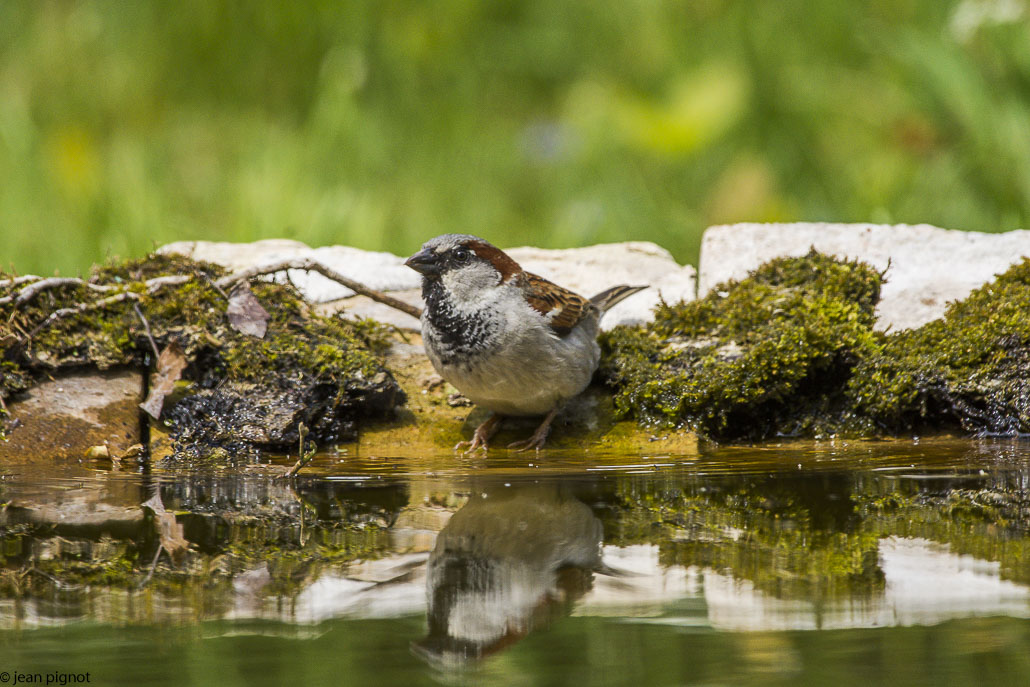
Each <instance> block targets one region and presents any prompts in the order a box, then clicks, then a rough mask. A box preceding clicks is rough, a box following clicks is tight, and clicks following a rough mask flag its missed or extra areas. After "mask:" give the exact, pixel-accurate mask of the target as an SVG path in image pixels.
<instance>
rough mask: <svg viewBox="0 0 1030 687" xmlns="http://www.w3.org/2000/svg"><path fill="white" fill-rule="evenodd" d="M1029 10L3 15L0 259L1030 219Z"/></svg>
mask: <svg viewBox="0 0 1030 687" xmlns="http://www.w3.org/2000/svg"><path fill="white" fill-rule="evenodd" d="M1028 18H1030V10H1028V8H1027V7H1026V3H1025V0H983V1H977V0H963V1H962V2H957V1H941V0H870V2H861V3H859V2H844V1H836V2H835V1H832V0H829V1H828V0H822V1H821V2H819V1H816V0H812V1H803V2H799V1H790V2H787V1H784V0H754V1H753V2H732V1H729V0H695V1H692V2H660V1H657V0H655V1H647V2H644V1H640V0H631V1H627V0H595V2H591V3H585V2H564V1H557V0H518V1H498V2H472V1H471V0H462V1H459V0H455V1H452V2H426V3H424V2H400V1H396V0H392V1H382V2H371V1H370V2H348V3H339V2H314V3H282V2H276V1H271V0H251V1H249V2H246V3H233V2H216V1H214V0H181V1H180V2H176V3H164V2H158V1H157V0H134V1H133V2H114V1H111V2H100V1H92V2H69V1H43V0H38V1H21V0H5V1H4V2H2V3H0V264H2V266H3V267H4V268H9V267H13V268H15V269H17V270H18V271H21V272H37V273H47V274H49V273H52V272H53V271H54V270H55V269H58V270H60V272H61V273H62V274H75V273H79V272H82V271H83V270H85V269H86V268H87V267H88V266H89V265H90V264H91V263H92V262H95V261H98V260H103V259H104V258H105V257H107V256H109V255H121V256H134V255H139V254H142V253H144V252H145V251H147V250H150V249H151V248H152V247H153V246H155V245H159V244H162V243H164V242H168V241H172V240H179V239H188V238H189V239H193V238H197V239H219V240H232V241H249V240H254V239H258V238H267V237H290V238H296V239H299V240H302V241H305V242H307V243H309V244H312V245H322V244H328V243H345V244H351V245H356V246H360V247H364V248H370V249H383V250H390V251H393V252H396V253H407V252H409V251H412V250H414V249H415V248H416V247H417V246H418V245H419V244H420V243H421V242H422V241H424V240H425V239H427V238H429V237H431V236H433V235H436V234H439V233H443V232H447V231H467V232H471V233H478V234H481V235H483V236H485V237H487V238H489V239H491V240H493V241H495V242H497V243H499V244H501V245H506V246H508V245H521V244H536V245H541V246H550V247H558V246H572V245H581V244H587V243H593V242H600V241H619V240H626V239H649V240H652V241H656V242H658V243H660V244H662V245H664V246H665V247H667V248H668V249H670V250H671V251H672V252H673V253H674V254H675V255H676V257H677V258H679V259H680V260H682V261H691V262H693V261H695V260H696V257H697V250H698V245H699V241H700V234H701V232H702V231H703V229H704V228H705V227H706V226H708V225H710V224H714V223H721V222H732V221H745V220H748V221H784V220H832V221H876V222H909V223H918V222H929V223H933V224H937V225H940V226H944V227H949V228H956V229H967V230H977V231H1004V230H1009V229H1014V228H1020V227H1024V226H1027V225H1028V222H1027V218H1028V216H1030V31H1028Z"/></svg>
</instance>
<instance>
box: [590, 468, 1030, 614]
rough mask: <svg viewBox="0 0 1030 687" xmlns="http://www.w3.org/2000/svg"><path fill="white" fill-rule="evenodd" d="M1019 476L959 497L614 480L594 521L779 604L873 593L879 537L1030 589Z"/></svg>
mask: <svg viewBox="0 0 1030 687" xmlns="http://www.w3.org/2000/svg"><path fill="white" fill-rule="evenodd" d="M1022 479H1023V476H1022V475H1019V476H1017V477H1014V478H1013V479H1011V480H1009V481H1008V482H1002V483H996V484H994V485H993V486H992V487H991V488H982V489H968V488H957V487H951V486H940V487H938V486H932V485H929V484H919V483H912V482H900V483H899V482H896V481H894V480H888V479H883V480H876V479H873V480H869V479H864V478H857V477H855V476H853V475H837V476H822V477H812V476H797V477H788V476H779V477H776V478H775V479H771V480H770V479H752V478H747V477H738V478H725V479H718V480H703V481H698V482H695V483H686V484H683V483H680V484H679V485H677V486H672V485H668V484H662V483H660V482H652V481H644V480H638V479H634V478H620V479H619V483H618V485H617V489H616V492H615V494H614V498H613V499H612V500H608V501H607V507H606V508H601V509H600V510H599V516H600V517H601V518H602V519H603V521H604V532H605V543H607V544H612V545H617V546H628V545H633V544H657V545H658V547H659V556H660V560H661V561H662V562H663V563H664V564H669V565H679V566H685V567H689V566H698V567H701V568H706V569H713V570H716V571H720V572H724V573H727V574H730V575H732V576H734V577H735V578H738V579H745V580H749V581H751V582H752V583H753V584H754V585H755V587H756V588H757V589H760V590H762V591H764V592H766V593H769V594H772V595H773V596H776V597H778V598H800V599H806V600H813V599H814V600H827V599H831V598H850V597H854V596H863V595H867V594H869V593H872V592H876V591H877V590H880V589H882V587H883V583H884V575H883V572H882V570H881V569H880V567H879V546H880V544H879V542H880V540H881V539H882V538H884V537H904V538H919V539H926V540H928V541H931V542H935V543H937V544H941V545H944V546H946V547H947V550H948V551H950V552H951V553H953V554H958V555H962V554H966V555H971V556H974V557H976V558H978V559H981V560H986V561H997V562H998V563H999V564H1000V566H1001V571H1000V572H1001V578H1002V579H1006V580H1012V581H1014V582H1018V583H1020V584H1028V583H1030V520H1028V518H1027V513H1030V494H1028V492H1027V490H1026V488H1025V486H1022V485H1021V481H1022Z"/></svg>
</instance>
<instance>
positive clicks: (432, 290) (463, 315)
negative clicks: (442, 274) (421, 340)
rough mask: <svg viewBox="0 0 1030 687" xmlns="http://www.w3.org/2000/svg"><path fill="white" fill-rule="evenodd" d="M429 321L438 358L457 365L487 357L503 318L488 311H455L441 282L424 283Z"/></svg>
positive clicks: (423, 288) (437, 280) (428, 281)
mask: <svg viewBox="0 0 1030 687" xmlns="http://www.w3.org/2000/svg"><path fill="white" fill-rule="evenodd" d="M422 298H423V299H424V300H425V302H426V310H425V312H426V319H427V320H428V321H429V324H430V326H431V327H432V328H433V338H434V339H435V340H436V344H437V349H438V350H437V351H436V353H437V355H438V356H439V357H440V361H441V362H442V363H443V364H445V365H456V364H460V363H461V362H463V361H467V360H469V359H470V358H475V357H478V356H479V355H481V354H483V353H485V352H486V351H487V350H488V349H489V347H490V344H491V343H492V342H493V340H494V339H495V338H496V336H497V332H498V328H499V327H500V318H498V317H497V316H496V315H495V314H494V313H492V312H491V311H489V310H482V311H478V312H472V313H469V312H462V311H460V310H458V309H457V308H455V307H454V304H453V303H452V302H451V299H450V296H449V294H448V293H447V289H446V288H445V287H444V285H443V284H442V283H440V280H439V279H423V280H422Z"/></svg>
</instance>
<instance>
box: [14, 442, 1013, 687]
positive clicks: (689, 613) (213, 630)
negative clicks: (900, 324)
mask: <svg viewBox="0 0 1030 687" xmlns="http://www.w3.org/2000/svg"><path fill="white" fill-rule="evenodd" d="M280 462H281V463H286V462H288V461H287V460H286V459H283V460H282V461H280ZM0 473H2V479H0V503H3V504H5V505H4V508H3V515H2V520H0V555H2V557H0V563H2V567H0V570H2V578H0V671H3V672H0V681H4V682H7V681H9V682H8V683H9V684H15V681H16V680H17V681H18V682H26V683H27V682H32V681H38V682H41V683H46V681H47V679H48V677H49V678H50V684H75V683H82V684H84V683H86V681H87V680H88V683H89V684H112V685H113V684H123V683H125V684H138V685H159V684H169V685H171V684H174V685H183V684H198V685H206V684H212V685H219V686H222V687H224V686H227V685H241V686H242V685H246V686H247V687H254V686H255V685H265V684H268V685H280V684H284V683H296V684H357V683H364V684H377V685H379V684H384V685H393V684H396V685H420V684H427V685H439V684H477V685H481V684H498V685H521V684H526V685H529V684H534V685H536V684H543V685H552V684H553V685H566V684H576V685H607V684H613V685H616V684H639V685H688V684H689V685H694V684H697V685H731V684H740V685H781V684H782V685H788V684H789V685H826V684H833V685H837V686H844V685H852V684H854V685H860V684H861V685H867V684H885V683H891V684H912V685H921V684H933V685H938V686H940V685H952V684H956V685H957V684H972V683H979V684H1028V683H1030V443H1028V442H1026V441H1023V440H1000V439H999V440H992V439H984V440H959V439H934V440H923V441H919V440H908V441H892V442H841V441H826V442H806V443H790V444H765V445H759V446H754V447H725V446H723V447H716V446H710V447H702V448H701V449H700V450H698V451H694V452H691V453H690V454H687V455H661V456H657V455H587V454H584V453H583V452H578V453H576V452H562V451H556V452H545V453H542V454H539V455H537V456H533V455H529V456H527V455H526V454H517V455H516V454H511V455H509V454H506V453H503V452H501V453H498V454H497V455H496V456H495V455H491V456H489V457H484V456H475V457H469V458H459V457H456V456H454V455H452V454H441V455H435V456H428V457H418V458H379V457H368V456H352V455H349V454H348V453H347V452H346V451H343V450H341V451H340V452H338V453H328V454H321V455H320V456H318V458H317V459H316V460H315V461H314V463H313V464H312V465H311V466H309V467H308V468H306V469H305V470H304V471H303V472H301V474H300V476H298V477H297V478H295V479H292V480H286V479H283V478H282V477H281V473H282V470H281V467H279V466H275V465H270V466H253V467H250V468H248V469H244V470H239V471H220V472H217V473H214V474H212V473H210V472H207V473H190V472H160V471H157V470H147V469H143V468H139V467H137V466H133V467H132V469H130V468H129V467H128V466H121V467H120V468H119V467H118V466H111V465H110V464H107V465H93V464H83V463H78V462H70V463H63V464H56V465H54V464H47V465H46V467H45V468H43V467H41V466H40V464H39V462H37V461H30V462H26V463H25V464H9V465H4V466H0ZM155 497H157V498H156V499H155ZM144 502H148V503H149V504H150V506H149V507H148V508H145V509H144V508H141V507H140V504H142V503H144ZM162 507H163V508H162ZM162 510H163V512H162ZM87 674H88V675H87ZM5 676H6V678H5Z"/></svg>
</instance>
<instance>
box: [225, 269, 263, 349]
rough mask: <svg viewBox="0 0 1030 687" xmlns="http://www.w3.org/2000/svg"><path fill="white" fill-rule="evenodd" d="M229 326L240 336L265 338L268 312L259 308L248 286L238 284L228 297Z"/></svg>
mask: <svg viewBox="0 0 1030 687" xmlns="http://www.w3.org/2000/svg"><path fill="white" fill-rule="evenodd" d="M226 314H227V315H229V324H231V325H232V328H233V329H235V330H236V331H238V332H240V333H241V334H247V335H249V336H256V337H257V338H259V339H263V338H265V332H266V331H268V311H267V310H265V309H264V308H263V307H261V304H260V303H258V299H257V298H255V297H254V292H253V291H251V290H250V284H248V283H246V282H240V283H239V284H237V285H236V288H234V289H233V290H232V293H231V294H230V295H229V309H228V310H227V311H226Z"/></svg>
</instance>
